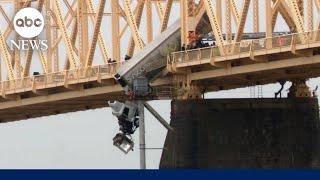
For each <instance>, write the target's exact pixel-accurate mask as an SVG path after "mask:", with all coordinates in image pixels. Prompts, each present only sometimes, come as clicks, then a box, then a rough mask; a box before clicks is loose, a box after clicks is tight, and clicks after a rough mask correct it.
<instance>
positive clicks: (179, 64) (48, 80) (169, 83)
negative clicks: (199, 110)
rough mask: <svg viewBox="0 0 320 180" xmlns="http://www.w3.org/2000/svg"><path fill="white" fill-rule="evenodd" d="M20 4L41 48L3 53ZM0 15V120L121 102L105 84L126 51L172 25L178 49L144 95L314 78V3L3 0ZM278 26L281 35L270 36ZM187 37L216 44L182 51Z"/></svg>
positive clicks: (318, 35)
mask: <svg viewBox="0 0 320 180" xmlns="http://www.w3.org/2000/svg"><path fill="white" fill-rule="evenodd" d="M24 7H34V8H37V9H38V10H39V11H41V12H42V13H43V15H44V17H45V29H44V31H43V33H42V35H41V37H37V38H35V39H40V38H44V39H46V40H48V45H49V49H48V50H47V51H33V50H28V51H25V52H24V51H18V50H11V49H10V48H9V42H10V40H12V39H20V37H19V36H18V34H16V32H15V31H14V29H13V23H14V22H13V18H14V14H15V12H18V11H19V10H20V9H22V8H24ZM0 13H1V15H0V17H1V21H0V22H1V23H2V25H1V28H0V55H1V69H0V70H1V73H0V74H1V76H0V78H1V83H0V92H1V99H0V122H10V121H17V120H23V119H29V118H35V117H42V116H48V115H56V114H61V113H67V112H75V111H82V110H87V109H94V108H101V107H105V106H107V103H106V101H107V100H125V99H127V98H128V97H127V96H125V95H124V93H123V90H122V88H121V87H120V86H119V85H118V84H117V83H116V82H115V81H114V78H113V75H114V74H115V73H116V71H117V69H118V68H119V67H121V66H122V65H123V64H124V63H126V62H124V57H125V55H127V56H129V57H135V55H136V54H137V53H138V52H139V51H142V50H144V49H145V48H147V47H148V46H149V44H150V43H152V42H153V41H154V40H155V39H156V37H157V36H158V35H159V34H161V33H162V32H165V31H166V30H167V28H168V27H170V26H171V24H172V23H173V22H174V21H175V20H176V19H180V32H181V37H179V39H181V41H180V42H181V43H179V44H176V46H175V50H174V51H172V49H170V48H169V47H168V49H167V50H165V53H167V68H166V69H165V70H164V71H163V73H162V76H160V77H159V78H157V79H156V80H155V81H154V82H152V86H153V87H154V88H155V90H156V96H154V97H150V99H168V98H180V99H189V98H198V97H199V95H200V93H203V92H210V91H219V90H226V89H234V88H239V87H247V86H252V85H263V84H268V83H275V82H278V81H279V80H292V81H296V80H299V82H300V81H301V80H305V79H308V78H313V77H318V76H320V70H319V68H320V51H319V47H320V31H319V29H320V18H319V14H320V0H262V1H261V0H237V1H235V0H99V1H93V0H1V1H0ZM277 23H281V24H282V25H281V26H283V27H288V28H287V29H288V32H289V33H285V34H282V35H279V34H277V35H275V34H274V31H275V27H276V24H277ZM190 31H194V32H196V33H198V34H206V33H210V34H212V35H213V36H214V39H215V46H210V47H205V48H199V49H190V50H189V49H187V50H183V51H181V49H180V47H181V45H187V44H190V43H191V42H190V38H189V32H190ZM260 32H263V33H262V34H263V36H261V37H259V38H258V39H243V37H244V34H245V33H251V34H252V33H253V34H261V33H260ZM176 47H179V48H178V49H177V48H176ZM124 50H126V51H124ZM32 72H40V74H39V75H34V76H33V75H32V74H33V73H32Z"/></svg>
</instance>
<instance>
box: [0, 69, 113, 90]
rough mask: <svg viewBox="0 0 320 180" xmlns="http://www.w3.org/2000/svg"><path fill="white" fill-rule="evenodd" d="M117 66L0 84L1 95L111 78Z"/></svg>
mask: <svg viewBox="0 0 320 180" xmlns="http://www.w3.org/2000/svg"><path fill="white" fill-rule="evenodd" d="M117 66H118V64H117V63H113V64H105V65H100V66H93V67H88V68H78V69H72V70H68V71H62V72H56V73H50V74H43V75H37V76H31V77H26V78H20V79H15V80H8V81H2V82H0V92H1V95H5V94H7V93H9V94H14V93H18V92H24V91H28V90H37V89H46V88H53V87H57V86H63V85H68V84H77V83H85V82H88V81H95V80H98V78H104V77H109V78H112V77H113V75H114V74H115V73H116V69H117Z"/></svg>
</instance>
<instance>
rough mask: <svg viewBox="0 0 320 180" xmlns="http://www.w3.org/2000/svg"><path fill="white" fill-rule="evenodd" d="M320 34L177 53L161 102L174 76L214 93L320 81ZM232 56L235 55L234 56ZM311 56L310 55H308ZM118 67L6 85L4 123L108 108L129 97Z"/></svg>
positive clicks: (162, 84) (0, 102) (1, 109)
mask: <svg viewBox="0 0 320 180" xmlns="http://www.w3.org/2000/svg"><path fill="white" fill-rule="evenodd" d="M317 34H318V33H317V32H310V33H304V34H292V35H287V36H279V37H274V38H269V39H257V40H249V41H248V40H246V41H241V42H239V43H236V44H230V45H225V47H224V49H225V50H226V52H225V54H221V53H220V52H219V51H218V48H217V47H210V48H204V49H197V50H190V51H184V52H177V53H173V54H172V56H171V58H170V59H169V61H168V69H169V70H170V71H171V73H166V74H165V76H164V77H161V78H159V79H157V80H156V81H155V82H153V84H152V86H154V87H156V88H159V89H160V90H158V96H157V97H153V99H158V98H168V97H171V95H172V94H171V93H172V92H171V89H170V88H169V89H167V87H170V86H172V82H173V81H172V76H173V75H174V73H175V72H180V70H181V71H183V70H184V69H191V74H190V78H191V80H192V81H198V82H200V83H202V84H204V85H207V86H208V89H207V90H208V91H218V90H222V89H233V88H239V87H245V86H250V85H254V84H258V83H259V84H267V83H272V82H276V81H277V80H279V79H292V78H299V77H303V78H309V77H318V76H320V71H319V68H320V55H318V53H317V51H316V49H318V47H320V38H319V37H318V36H317ZM231 52H232V53H231ZM306 55H307V56H306ZM117 67H118V65H117V64H110V65H101V66H96V67H91V68H87V69H76V70H70V71H64V72H58V73H53V74H46V75H40V76H34V77H28V78H24V79H17V80H13V81H4V82H1V86H0V87H1V89H0V92H1V97H2V98H1V99H0V122H10V121H17V120H23V119H28V118H34V117H41V116H48V115H55V114H61V113H66V112H75V111H81V110H87V109H94V108H100V107H105V106H107V103H106V101H107V100H116V99H117V100H119V99H123V100H124V99H125V98H127V97H126V96H124V94H123V92H122V88H121V87H120V86H118V85H116V83H115V81H114V80H113V75H114V74H115V72H116V69H117Z"/></svg>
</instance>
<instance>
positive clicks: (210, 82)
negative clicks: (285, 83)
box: [167, 31, 320, 91]
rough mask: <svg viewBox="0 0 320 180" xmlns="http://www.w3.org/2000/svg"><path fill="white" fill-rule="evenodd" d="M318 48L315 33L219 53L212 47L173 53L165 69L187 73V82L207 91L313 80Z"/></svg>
mask: <svg viewBox="0 0 320 180" xmlns="http://www.w3.org/2000/svg"><path fill="white" fill-rule="evenodd" d="M319 47H320V38H319V32H318V31H314V32H306V33H303V34H289V35H284V36H277V37H273V38H263V39H255V40H244V41H241V42H238V43H233V44H228V45H224V48H223V49H224V52H223V53H221V52H219V48H218V47H215V46H214V47H207V48H200V49H194V50H188V51H181V52H175V53H173V54H172V55H171V56H170V58H169V60H168V66H167V68H168V70H169V71H170V72H172V73H173V74H175V73H183V72H190V79H191V81H194V82H196V81H197V84H200V85H204V86H206V89H207V90H208V91H217V90H223V89H233V88H239V87H246V86H252V85H257V84H268V83H275V82H277V81H278V80H282V79H284V80H290V79H294V78H313V77H318V76H320V71H319V67H320V64H319V63H320V56H319V55H318V54H319V51H318V49H319ZM187 70H188V71H187Z"/></svg>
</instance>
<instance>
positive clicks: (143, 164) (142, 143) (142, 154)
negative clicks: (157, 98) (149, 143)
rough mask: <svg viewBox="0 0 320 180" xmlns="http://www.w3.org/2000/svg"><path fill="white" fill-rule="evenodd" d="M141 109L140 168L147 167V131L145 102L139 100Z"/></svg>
mask: <svg viewBox="0 0 320 180" xmlns="http://www.w3.org/2000/svg"><path fill="white" fill-rule="evenodd" d="M138 109H139V118H140V119H139V143H140V169H146V168H147V167H146V132H145V124H144V102H143V101H138Z"/></svg>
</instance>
